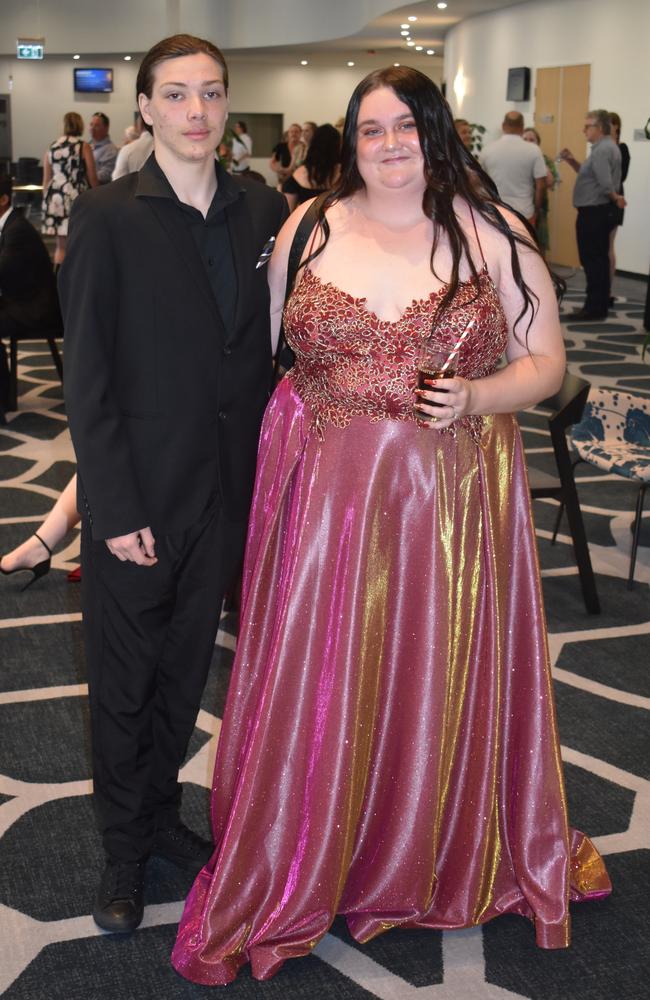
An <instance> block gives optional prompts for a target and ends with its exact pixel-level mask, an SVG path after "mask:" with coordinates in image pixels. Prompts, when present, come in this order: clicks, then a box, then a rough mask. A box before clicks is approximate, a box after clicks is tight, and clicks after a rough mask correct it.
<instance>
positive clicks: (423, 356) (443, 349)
mask: <svg viewBox="0 0 650 1000" xmlns="http://www.w3.org/2000/svg"><path fill="white" fill-rule="evenodd" d="M451 351H452V348H451V347H448V346H443V345H442V344H436V343H435V342H433V341H427V343H425V344H423V345H422V347H421V348H420V351H419V354H418V383H417V387H418V389H429V390H432V389H433V388H434V387H433V386H432V385H427V382H428V381H430V380H431V379H445V378H453V377H454V375H455V374H456V358H453V359H452V360H451V361H450V362H449V364H448V365H447V367H443V366H444V365H445V364H446V362H447V360H448V358H449V355H450V354H451ZM435 391H436V392H447V390H446V389H445V388H443V386H441V385H439V386H436V388H435ZM417 398H418V401H419V402H422V403H426V404H427V406H443V405H444V404H443V403H433V402H431V401H430V400H425V399H422V397H421V396H418V397H417ZM416 412H417V416H418V419H419V420H432V419H433V418H432V417H431V416H430V415H429V414H428V413H423V412H422V411H421V410H417V411H416Z"/></svg>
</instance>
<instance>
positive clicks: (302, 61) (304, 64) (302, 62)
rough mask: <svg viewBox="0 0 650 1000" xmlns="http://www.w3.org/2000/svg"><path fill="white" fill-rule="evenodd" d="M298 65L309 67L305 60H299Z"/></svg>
mask: <svg viewBox="0 0 650 1000" xmlns="http://www.w3.org/2000/svg"><path fill="white" fill-rule="evenodd" d="M300 65H301V66H309V63H308V62H307V60H306V59H301V60H300Z"/></svg>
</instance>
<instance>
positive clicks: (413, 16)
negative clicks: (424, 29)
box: [408, 14, 417, 21]
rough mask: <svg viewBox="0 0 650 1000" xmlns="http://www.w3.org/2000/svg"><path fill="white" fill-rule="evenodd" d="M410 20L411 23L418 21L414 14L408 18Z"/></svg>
mask: <svg viewBox="0 0 650 1000" xmlns="http://www.w3.org/2000/svg"><path fill="white" fill-rule="evenodd" d="M408 20H409V21H417V17H415V15H414V14H411V16H410V17H409V18H408Z"/></svg>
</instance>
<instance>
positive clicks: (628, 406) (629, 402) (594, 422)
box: [571, 388, 650, 445]
mask: <svg viewBox="0 0 650 1000" xmlns="http://www.w3.org/2000/svg"><path fill="white" fill-rule="evenodd" d="M571 437H572V438H574V439H575V440H576V441H615V442H619V443H620V442H623V441H627V442H628V443H630V444H631V443H634V444H640V445H650V399H646V398H644V397H643V396H636V395H634V394H633V393H631V392H620V391H619V390H618V389H600V388H594V389H592V390H591V391H590V393H589V399H588V400H587V405H586V406H585V411H584V414H583V418H582V420H580V421H579V422H578V424H577V426H575V427H574V428H573V431H572V432H571Z"/></svg>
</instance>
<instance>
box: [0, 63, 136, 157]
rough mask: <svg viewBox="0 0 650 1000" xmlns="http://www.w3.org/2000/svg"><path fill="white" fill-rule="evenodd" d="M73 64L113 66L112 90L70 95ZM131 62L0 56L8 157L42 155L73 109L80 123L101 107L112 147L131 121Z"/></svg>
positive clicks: (133, 91)
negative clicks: (7, 119) (8, 122)
mask: <svg viewBox="0 0 650 1000" xmlns="http://www.w3.org/2000/svg"><path fill="white" fill-rule="evenodd" d="M73 66H111V67H113V70H114V73H113V86H114V91H113V93H112V94H75V92H74V89H73V82H72V81H73V77H72V68H73ZM137 72H138V69H137V65H135V64H134V63H126V62H124V60H123V59H121V58H118V59H114V58H110V57H109V58H108V59H106V58H103V57H102V58H98V59H95V60H93V61H88V60H79V61H78V62H73V61H72V59H64V58H59V57H55V58H48V59H44V60H43V61H42V62H40V61H39V62H36V61H35V62H31V61H30V62H26V61H19V60H17V59H11V58H6V57H5V58H1V57H0V94H9V96H10V98H11V134H12V149H13V159H17V158H18V157H19V156H37V157H38V158H39V159H42V157H43V153H44V151H45V150H46V149H47V147H48V146H49V144H50V143H51V142H52V141H53V140H54V139H56V138H58V136H60V135H61V132H62V130H63V115H64V114H65V113H66V111H77V112H78V113H79V114H80V115H81V117H82V118H83V120H84V122H85V125H86V138H87V137H88V136H87V130H88V122H89V121H90V118H91V116H92V115H93V114H94V112H95V111H103V112H104V113H105V114H107V115H108V117H109V118H110V120H111V137H112V139H113V140H114V142H116V143H117V144H118V145H119V144H120V143H121V142H122V136H123V133H124V129H125V128H126V126H127V125H131V124H132V123H133V111H134V109H135V107H136V103H135V78H136V76H137Z"/></svg>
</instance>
